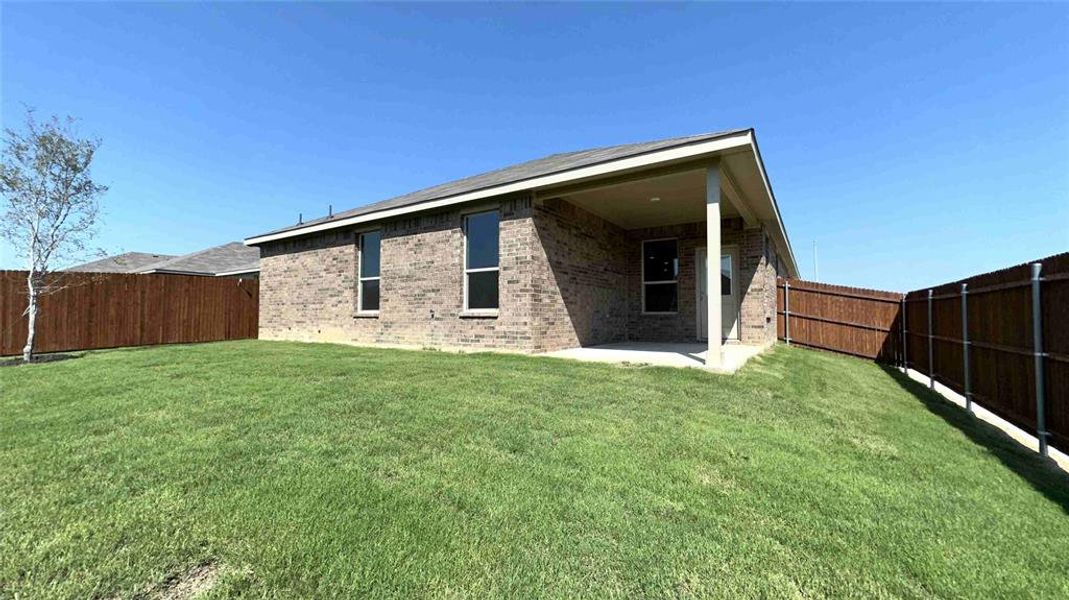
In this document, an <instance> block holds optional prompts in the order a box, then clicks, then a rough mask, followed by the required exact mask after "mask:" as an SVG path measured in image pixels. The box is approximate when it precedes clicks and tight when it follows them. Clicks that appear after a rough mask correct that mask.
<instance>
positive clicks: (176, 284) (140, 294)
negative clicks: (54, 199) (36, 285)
mask: <svg viewBox="0 0 1069 600" xmlns="http://www.w3.org/2000/svg"><path fill="white" fill-rule="evenodd" d="M57 277H59V278H60V280H59V281H58V282H57V285H56V287H57V290H56V291H54V292H52V293H49V294H47V295H45V296H42V297H41V300H40V310H39V312H38V315H37V343H36V344H35V351H36V352H60V351H65V350H89V349H93V348H116V347H120V346H150V345H156V344H175V343H188V342H212V341H219V340H236V339H245V338H255V337H256V335H257V327H258V322H259V304H260V301H259V296H260V294H259V282H258V281H256V280H254V279H231V278H223V277H197V276H191V275H123V274H117V273H61V274H57ZM25 310H26V272H25V271H0V355H8V354H19V353H21V352H22V347H23V346H24V345H25V343H26V316H25V315H24V314H23V313H24V311H25Z"/></svg>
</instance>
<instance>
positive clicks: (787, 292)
mask: <svg viewBox="0 0 1069 600" xmlns="http://www.w3.org/2000/svg"><path fill="white" fill-rule="evenodd" d="M783 339H784V340H786V341H787V345H788V346H790V345H791V282H790V281H787V280H786V279H784V280H783Z"/></svg>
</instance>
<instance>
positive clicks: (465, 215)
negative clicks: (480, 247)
mask: <svg viewBox="0 0 1069 600" xmlns="http://www.w3.org/2000/svg"><path fill="white" fill-rule="evenodd" d="M488 213H496V214H497V266H496V267H477V268H474V269H470V268H468V219H469V218H471V217H477V216H479V215H484V214H488ZM460 233H461V237H462V238H464V243H463V245H462V247H461V261H462V265H463V267H464V275H463V277H464V282H463V286H462V287H463V288H464V298H463V301H464V304H463V305H462V309H461V313H460V316H462V317H496V316H498V315H499V314H500V312H501V208H500V207H497V206H494V207H480V208H473V209H471V210H468V211H464V212H462V213H461V215H460ZM495 271H496V272H497V308H470V307H469V306H468V301H469V297H468V279H469V277H468V276H469V275H470V274H471V273H490V272H495Z"/></svg>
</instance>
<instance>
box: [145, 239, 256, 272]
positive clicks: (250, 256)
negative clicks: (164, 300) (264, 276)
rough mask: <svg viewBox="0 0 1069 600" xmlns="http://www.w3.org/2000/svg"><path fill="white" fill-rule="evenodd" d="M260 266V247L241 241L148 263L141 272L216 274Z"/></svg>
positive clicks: (247, 269)
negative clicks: (247, 244)
mask: <svg viewBox="0 0 1069 600" xmlns="http://www.w3.org/2000/svg"><path fill="white" fill-rule="evenodd" d="M259 268H260V249H259V248H255V247H250V246H246V245H245V244H242V243H241V242H230V243H228V244H223V245H222V246H215V247H213V248H206V249H204V250H200V251H198V252H193V253H190V254H185V255H182V256H177V257H172V258H169V259H167V260H162V261H159V262H156V263H153V264H149V265H146V266H145V267H143V268H142V269H140V270H139V271H138V272H139V273H153V272H167V273H192V274H197V275H216V274H218V273H232V272H245V271H256V270H259Z"/></svg>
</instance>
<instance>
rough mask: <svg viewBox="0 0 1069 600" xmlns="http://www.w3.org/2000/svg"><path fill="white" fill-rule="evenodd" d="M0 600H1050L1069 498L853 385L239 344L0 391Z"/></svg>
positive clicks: (888, 396) (947, 418)
mask: <svg viewBox="0 0 1069 600" xmlns="http://www.w3.org/2000/svg"><path fill="white" fill-rule="evenodd" d="M0 415H2V417H0V597H5V598H14V597H18V598H23V597H26V598H38V597H41V598H44V597H47V598H51V597H58V598H91V597H100V598H115V597H119V598H127V597H138V595H139V594H144V595H149V596H151V595H152V594H156V593H159V592H160V591H161V590H162V589H164V587H165V582H167V581H168V580H169V578H174V577H176V576H180V575H181V574H183V573H186V572H187V571H189V570H190V569H191V568H194V567H196V566H198V565H204V564H211V565H214V567H215V568H217V569H218V573H219V575H218V579H217V580H216V582H215V585H214V586H213V587H210V588H209V589H208V590H207V592H206V594H205V596H204V597H211V598H229V597H257V598H258V597H279V598H312V597H317V598H320V597H353V596H371V597H386V596H401V597H409V596H424V597H435V598H438V597H447V598H448V597H485V596H508V597H519V598H534V597H559V598H574V597H599V598H602V597H689V596H718V597H738V596H761V597H785V596H794V597H823V596H834V597H858V598H875V597H930V596H938V597H959V598H985V597H1001V596H1012V597H1036V598H1053V597H1066V596H1069V516H1067V510H1069V483H1067V478H1066V477H1064V476H1062V475H1061V474H1060V472H1058V471H1055V470H1053V469H1051V468H1050V467H1048V466H1047V465H1046V464H1044V463H1042V462H1041V461H1040V460H1039V459H1038V458H1037V457H1036V456H1035V455H1034V454H1032V453H1030V452H1028V451H1027V450H1025V449H1023V448H1019V447H1018V446H1016V445H1015V444H1014V443H1013V442H1011V441H1009V440H1008V439H1007V438H1004V437H1002V436H1001V434H999V433H997V432H995V431H994V430H993V429H990V428H989V427H988V426H986V425H984V424H983V423H980V422H975V421H973V420H971V419H969V418H968V417H967V416H965V415H964V414H963V412H962V411H961V410H960V409H958V408H956V407H952V406H951V405H949V404H945V403H943V402H942V400H939V399H937V398H936V397H934V396H930V395H928V392H927V391H926V390H925V389H924V388H923V387H922V386H917V385H915V384H912V383H910V382H907V381H906V380H904V379H903V378H902V377H900V376H898V375H896V374H894V373H892V372H891V371H888V370H885V369H883V368H881V367H879V366H877V365H875V364H872V363H869V362H865V361H861V360H856V359H851V358H845V357H839V356H833V355H830V354H825V353H820V352H814V351H807V350H801V349H795V348H784V347H779V348H777V349H775V350H774V351H772V352H770V353H768V354H766V355H764V356H762V357H760V358H758V359H755V360H754V361H752V362H751V363H750V364H749V365H748V366H747V367H746V368H745V369H743V371H741V372H740V373H739V374H737V375H735V376H718V375H711V374H708V373H704V372H701V371H697V370H674V369H663V368H622V367H613V366H608V365H597V364H582V363H574V362H569V361H563V360H554V359H546V358H530V357H522V356H505V355H493V354H467V355H464V354H448V353H442V352H408V351H400V350H378V349H361V348H351V347H344V346H335V345H326V344H322V345H308V344H295V343H280V342H256V341H249V342H234V343H219V344H205V345H199V346H169V347H158V348H150V349H129V350H117V351H104V352H93V353H89V354H87V355H85V356H84V357H82V358H78V359H75V360H67V361H62V362H54V363H49V364H41V365H31V366H28V367H21V366H20V367H4V368H0Z"/></svg>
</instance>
